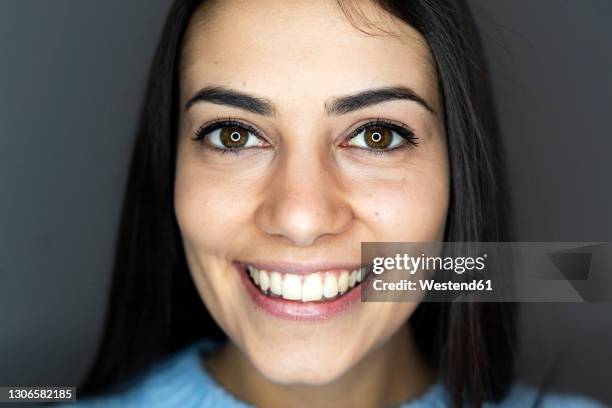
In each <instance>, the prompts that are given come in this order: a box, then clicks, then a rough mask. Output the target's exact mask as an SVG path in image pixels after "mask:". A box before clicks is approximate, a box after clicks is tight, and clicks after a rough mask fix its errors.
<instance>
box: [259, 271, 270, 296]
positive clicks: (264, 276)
mask: <svg viewBox="0 0 612 408" xmlns="http://www.w3.org/2000/svg"><path fill="white" fill-rule="evenodd" d="M259 287H260V288H261V290H263V291H264V292H265V291H267V290H268V288H269V287H270V277H269V275H268V272H266V271H264V270H262V271H260V272H259Z"/></svg>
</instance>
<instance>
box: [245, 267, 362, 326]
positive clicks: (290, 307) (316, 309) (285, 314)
mask: <svg viewBox="0 0 612 408" xmlns="http://www.w3.org/2000/svg"><path fill="white" fill-rule="evenodd" d="M234 266H235V267H236V269H237V270H238V273H239V275H240V279H241V280H242V283H243V284H244V287H245V288H246V291H247V293H248V294H249V297H250V298H251V300H252V301H253V303H254V304H255V306H256V307H257V308H258V309H260V310H262V311H263V312H265V313H268V314H270V315H272V316H274V317H278V318H281V319H287V320H307V321H320V320H327V319H331V318H332V317H334V316H336V315H338V314H340V313H343V312H346V311H347V310H349V309H350V308H351V307H352V306H355V305H356V304H357V303H358V302H359V299H360V298H361V285H357V286H355V287H354V288H352V289H351V290H350V291H349V292H347V293H346V294H344V295H342V296H339V297H337V298H335V299H332V300H324V301H319V302H298V301H294V300H287V299H283V298H280V297H270V296H266V295H264V294H263V293H261V291H260V290H259V289H257V288H256V287H255V285H253V282H251V280H250V279H249V277H248V275H247V273H246V267H245V266H244V265H243V264H239V263H235V264H234Z"/></svg>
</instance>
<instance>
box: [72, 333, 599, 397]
mask: <svg viewBox="0 0 612 408" xmlns="http://www.w3.org/2000/svg"><path fill="white" fill-rule="evenodd" d="M214 347H215V345H214V344H213V343H211V342H209V341H205V340H203V341H198V342H195V343H193V344H191V345H190V346H188V347H186V348H184V349H182V350H180V351H179V352H177V353H176V354H174V355H172V356H170V357H168V358H166V359H164V360H161V361H160V362H158V363H157V364H155V365H154V366H153V368H152V369H151V370H149V371H147V372H146V373H144V374H142V375H141V376H139V377H138V379H137V380H136V381H134V383H133V385H132V386H131V387H130V388H128V389H127V390H126V391H123V392H121V393H117V394H109V395H101V396H97V397H92V398H85V399H82V400H78V401H77V402H76V403H68V404H64V405H61V407H65V408H71V407H72V408H77V407H78V408H93V407H99V408H102V407H104V408H119V407H143V408H144V407H147V408H158V407H159V408H162V407H163V408H170V407H180V408H192V407H194V408H195V407H198V408H212V407H222V408H246V407H252V406H251V405H249V404H247V403H245V402H243V401H240V400H238V399H237V398H235V397H234V396H233V395H231V394H230V393H229V392H227V391H226V390H225V389H224V388H222V387H221V386H220V385H219V384H218V383H217V382H216V381H215V380H214V379H213V378H212V377H211V376H210V375H209V374H208V373H207V372H206V370H205V369H204V368H203V365H202V363H201V361H202V360H201V357H200V353H201V352H208V351H211V350H212V349H213V348H214ZM77 398H78V393H77ZM537 399H538V393H537V392H536V391H535V390H534V389H533V388H532V387H528V386H524V385H514V386H513V387H512V389H511V390H510V392H509V393H508V395H507V397H506V398H505V399H504V400H503V401H502V402H501V403H498V404H489V403H488V404H485V405H484V407H487V408H494V407H495V408H510V407H531V406H534V403H535V402H536V400H537ZM450 406H451V403H450V396H449V394H448V392H447V390H446V388H445V387H444V386H443V385H442V384H441V383H440V382H438V383H436V384H434V385H432V386H431V387H430V388H429V390H428V391H427V392H426V393H425V394H423V395H422V396H420V397H419V398H417V399H415V400H412V401H409V402H406V403H405V404H402V405H401V408H425V407H440V408H441V407H450ZM539 407H543V408H603V405H601V404H599V403H596V402H595V401H593V400H589V399H586V398H581V397H576V396H569V395H562V394H546V395H544V397H543V398H541V400H540V405H539Z"/></svg>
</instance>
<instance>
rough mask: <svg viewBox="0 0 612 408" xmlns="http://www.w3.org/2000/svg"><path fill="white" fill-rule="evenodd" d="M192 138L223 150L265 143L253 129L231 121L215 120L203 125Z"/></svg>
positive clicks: (234, 149) (233, 149)
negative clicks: (215, 121)
mask: <svg viewBox="0 0 612 408" xmlns="http://www.w3.org/2000/svg"><path fill="white" fill-rule="evenodd" d="M194 139H195V140H201V141H203V142H204V143H206V144H207V145H208V146H209V147H212V148H214V149H217V150H223V151H239V150H242V149H248V148H252V147H265V146H266V145H267V143H266V141H265V140H264V139H263V138H262V137H260V136H259V132H257V131H256V130H255V129H251V128H250V127H248V126H246V125H243V124H241V123H236V122H233V121H224V122H217V123H213V124H211V125H208V126H204V127H202V128H200V129H198V131H197V132H196V133H195V138H194Z"/></svg>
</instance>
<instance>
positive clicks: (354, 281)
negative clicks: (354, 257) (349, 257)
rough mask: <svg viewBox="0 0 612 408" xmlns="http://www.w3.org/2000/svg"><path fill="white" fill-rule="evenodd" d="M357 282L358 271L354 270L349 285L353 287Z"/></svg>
mask: <svg viewBox="0 0 612 408" xmlns="http://www.w3.org/2000/svg"><path fill="white" fill-rule="evenodd" d="M356 282H357V271H352V272H351V274H350V275H349V286H350V287H351V288H352V287H353V286H355V283H356Z"/></svg>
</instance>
